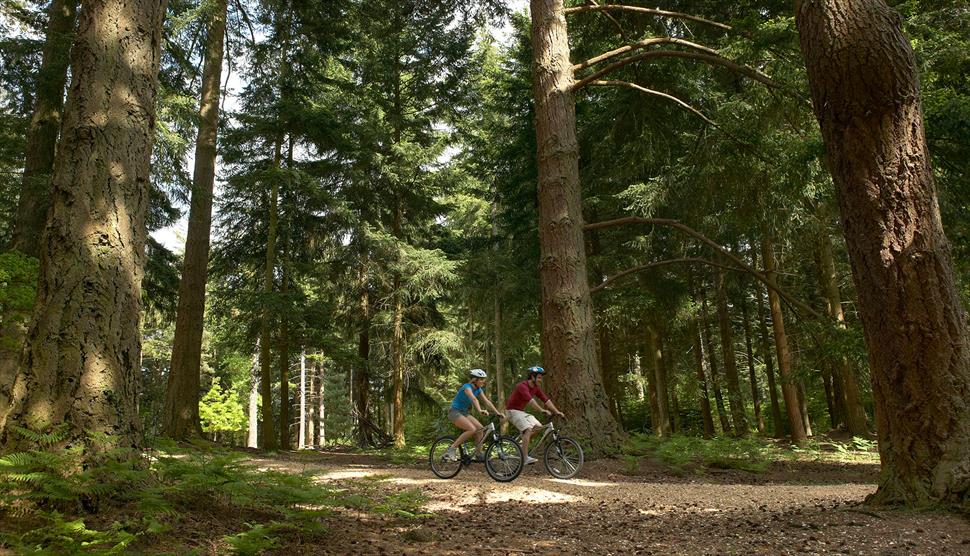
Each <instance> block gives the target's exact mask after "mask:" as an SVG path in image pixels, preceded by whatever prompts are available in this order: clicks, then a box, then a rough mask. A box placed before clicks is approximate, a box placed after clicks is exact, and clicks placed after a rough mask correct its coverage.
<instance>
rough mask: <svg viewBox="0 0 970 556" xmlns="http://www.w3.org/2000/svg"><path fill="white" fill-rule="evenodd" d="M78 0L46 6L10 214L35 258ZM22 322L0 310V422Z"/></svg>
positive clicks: (20, 246) (19, 246)
mask: <svg viewBox="0 0 970 556" xmlns="http://www.w3.org/2000/svg"><path fill="white" fill-rule="evenodd" d="M77 5H78V0H53V1H52V2H51V5H50V8H49V9H48V18H49V19H48V23H47V36H46V38H45V42H44V54H43V59H42V60H41V66H40V72H39V74H38V76H37V90H36V93H35V95H36V99H35V104H34V114H33V116H32V118H31V121H30V128H29V129H28V130H27V151H26V163H25V165H24V174H23V182H22V186H21V190H20V204H19V205H18V207H17V212H16V215H15V222H14V229H13V238H12V239H11V244H10V248H11V249H14V250H17V251H20V252H21V253H25V254H27V255H30V256H31V257H40V248H41V245H42V241H43V237H44V225H45V224H46V223H47V206H48V204H49V199H50V194H51V173H52V172H53V169H54V151H55V149H56V147H57V133H58V130H59V129H60V124H61V109H62V107H63V103H64V83H65V81H67V67H68V60H69V59H70V57H69V54H70V50H71V41H72V38H73V31H74V23H75V21H76V20H77ZM27 324H28V323H24V322H22V321H21V320H20V319H19V318H18V319H11V318H9V317H8V315H0V427H2V426H3V415H4V414H5V413H6V412H7V410H8V409H9V407H10V394H11V390H12V389H13V383H14V380H15V379H16V378H17V372H18V371H19V369H20V364H21V360H22V356H23V348H24V340H25V339H26V337H27Z"/></svg>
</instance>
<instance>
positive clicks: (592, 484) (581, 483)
mask: <svg viewBox="0 0 970 556" xmlns="http://www.w3.org/2000/svg"><path fill="white" fill-rule="evenodd" d="M542 480H543V481H545V482H549V483H558V484H563V485H575V486H581V487H591V488H603V487H618V486H619V485H620V484H619V483H604V482H601V481H590V480H588V479H553V478H544V479H542Z"/></svg>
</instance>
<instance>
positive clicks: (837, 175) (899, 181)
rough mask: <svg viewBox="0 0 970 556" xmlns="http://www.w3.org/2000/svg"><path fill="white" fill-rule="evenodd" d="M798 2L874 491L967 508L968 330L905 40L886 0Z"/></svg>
mask: <svg viewBox="0 0 970 556" xmlns="http://www.w3.org/2000/svg"><path fill="white" fill-rule="evenodd" d="M796 4H797V24H798V30H799V35H800V38H801V45H802V52H803V53H804V55H805V61H806V66H807V68H808V77H809V83H810V85H811V88H812V101H813V104H814V106H815V114H816V116H817V117H818V121H819V125H820V126H821V129H822V137H823V139H824V142H825V145H826V147H827V152H828V160H827V162H828V165H829V168H830V169H831V172H832V178H833V180H834V181H835V185H836V193H837V196H838V199H839V207H840V209H841V212H842V223H843V228H844V231H845V239H846V245H847V246H848V250H849V258H850V260H851V261H852V275H853V278H854V280H855V285H856V289H857V290H858V292H859V308H860V314H861V317H862V324H863V328H864V330H865V334H866V339H867V344H868V347H869V364H870V368H871V372H872V386H873V398H874V400H875V404H876V424H877V426H876V430H877V431H878V437H879V454H880V457H881V460H882V469H883V473H882V479H881V481H880V485H879V490H878V491H877V492H876V494H875V495H873V497H872V501H873V502H877V503H905V504H908V505H914V506H918V505H925V504H928V503H940V502H943V503H958V504H961V503H962V504H967V501H968V500H970V403H968V400H970V345H968V343H970V331H968V326H967V317H966V313H965V311H964V308H963V306H962V305H961V301H960V296H959V293H958V290H957V287H956V283H955V279H954V272H953V264H952V262H951V260H950V249H949V244H948V243H947V240H946V237H945V235H944V233H943V225H942V223H941V221H940V211H939V206H938V201H937V194H936V185H935V183H934V180H933V173H932V170H931V168H930V158H929V153H928V152H927V147H926V137H925V133H924V128H923V116H922V106H921V101H920V93H919V82H918V68H917V66H916V60H915V57H914V55H913V51H912V48H911V46H910V44H909V41H908V40H907V39H906V37H905V36H903V34H902V32H901V30H900V23H899V16H898V15H897V14H896V13H895V12H894V11H892V10H891V9H889V8H888V7H887V6H886V4H885V3H884V2H883V1H881V0H856V1H854V2H847V1H845V0H818V1H815V2H804V1H799V2H797V3H796Z"/></svg>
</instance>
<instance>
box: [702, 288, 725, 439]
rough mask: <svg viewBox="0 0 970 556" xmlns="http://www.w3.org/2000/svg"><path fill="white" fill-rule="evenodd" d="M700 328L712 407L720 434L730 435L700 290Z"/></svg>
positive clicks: (707, 315)
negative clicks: (712, 394)
mask: <svg viewBox="0 0 970 556" xmlns="http://www.w3.org/2000/svg"><path fill="white" fill-rule="evenodd" d="M700 297H701V321H702V324H703V326H702V327H701V332H702V338H703V340H704V348H705V349H706V351H707V361H708V367H707V370H708V371H709V372H708V377H707V378H708V381H709V382H710V385H711V389H712V390H713V391H714V405H715V407H716V408H717V417H718V420H719V421H720V423H721V432H723V433H724V434H731V422H730V421H729V420H728V414H727V410H726V409H725V408H724V397H723V396H722V395H721V387H720V385H718V381H717V352H715V351H714V335H713V334H712V333H711V318H710V315H709V314H708V309H707V296H706V295H704V291H703V290H701V293H700Z"/></svg>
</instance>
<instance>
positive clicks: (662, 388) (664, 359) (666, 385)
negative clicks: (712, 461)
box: [657, 334, 678, 433]
mask: <svg viewBox="0 0 970 556" xmlns="http://www.w3.org/2000/svg"><path fill="white" fill-rule="evenodd" d="M658 338H659V340H660V345H659V348H660V351H659V352H658V354H659V356H660V374H659V375H658V377H657V391H658V392H660V402H661V405H662V406H663V407H664V408H665V409H664V411H665V412H666V414H667V426H668V427H669V428H670V432H671V433H675V432H677V416H678V412H677V411H676V406H677V395H676V393H675V392H674V385H673V378H672V376H671V372H670V370H671V366H670V365H669V363H670V359H669V357H670V352H669V351H667V339H666V337H665V336H664V335H663V334H660V335H659V336H658Z"/></svg>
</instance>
